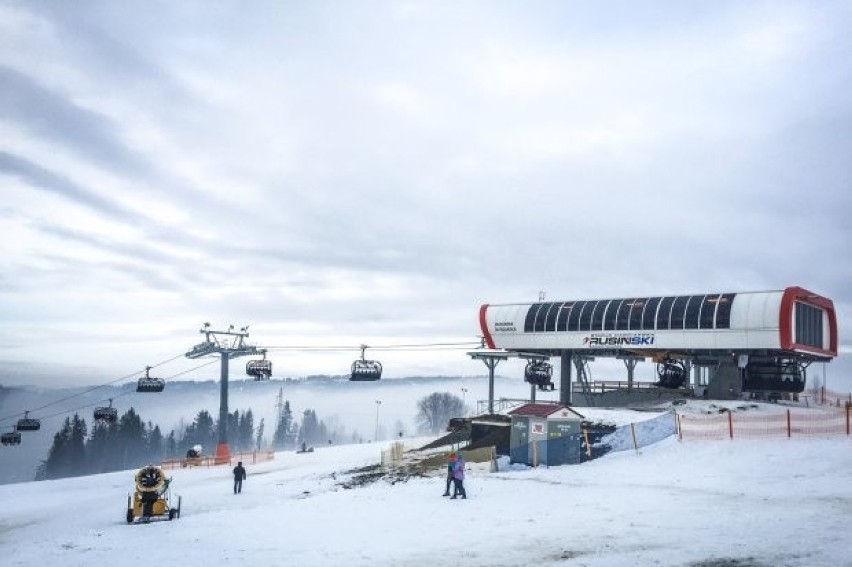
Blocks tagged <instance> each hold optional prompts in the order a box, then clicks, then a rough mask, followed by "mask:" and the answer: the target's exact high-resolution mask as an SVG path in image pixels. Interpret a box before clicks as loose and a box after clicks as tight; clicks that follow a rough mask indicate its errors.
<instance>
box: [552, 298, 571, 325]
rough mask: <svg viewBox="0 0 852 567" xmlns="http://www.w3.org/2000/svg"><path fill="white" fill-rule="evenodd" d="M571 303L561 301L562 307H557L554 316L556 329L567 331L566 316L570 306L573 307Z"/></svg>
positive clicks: (568, 313) (569, 312) (569, 311)
mask: <svg viewBox="0 0 852 567" xmlns="http://www.w3.org/2000/svg"><path fill="white" fill-rule="evenodd" d="M573 306H574V304H573V303H570V302H569V303H563V304H562V307H561V308H560V309H559V315H558V316H557V317H556V330H557V331H567V330H568V329H567V326H568V316H569V315H571V307H573Z"/></svg>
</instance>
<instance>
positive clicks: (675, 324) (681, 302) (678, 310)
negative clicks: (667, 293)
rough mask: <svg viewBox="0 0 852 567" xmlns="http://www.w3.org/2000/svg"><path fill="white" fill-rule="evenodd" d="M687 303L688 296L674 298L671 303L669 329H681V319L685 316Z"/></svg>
mask: <svg viewBox="0 0 852 567" xmlns="http://www.w3.org/2000/svg"><path fill="white" fill-rule="evenodd" d="M687 301H689V296H688V295H681V296H678V297H675V300H674V303H672V316H671V319H670V320H669V328H670V329H672V330H679V329H683V319H684V316H685V315H686V302H687Z"/></svg>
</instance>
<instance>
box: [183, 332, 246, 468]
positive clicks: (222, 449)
mask: <svg viewBox="0 0 852 567" xmlns="http://www.w3.org/2000/svg"><path fill="white" fill-rule="evenodd" d="M198 332H199V333H201V334H203V335H204V336H205V339H204V341H203V342H201V343H198V344H197V345H195V346H194V347H192V348H191V349H190V350H189V352H187V353H186V357H187V358H201V357H203V356H208V355H211V354H218V355H219V356H220V357H221V369H222V371H221V380H220V389H219V441H218V444H217V445H216V456H215V462H216V463H217V464H220V463H227V462H228V461H230V459H231V449H230V446H229V445H228V363H229V362H230V360H231V359H232V358H237V357H240V356H251V355H256V354H260V351H259V350H258V348H257V347H256V346H254V345H247V344H245V339H246V338H248V336H249V334H248V326H246V327H242V328H241V329H240V330H239V331H234V326H233V325H231V326H229V327H228V330H227V331H211V330H210V323H204V328H203V329H201V330H199V331H198Z"/></svg>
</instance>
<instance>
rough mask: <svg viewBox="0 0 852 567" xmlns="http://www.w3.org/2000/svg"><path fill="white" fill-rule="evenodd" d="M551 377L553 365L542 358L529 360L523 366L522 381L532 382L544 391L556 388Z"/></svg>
mask: <svg viewBox="0 0 852 567" xmlns="http://www.w3.org/2000/svg"><path fill="white" fill-rule="evenodd" d="M552 377H553V365H551V364H550V363H548V362H544V361H543V360H530V361H529V362H527V366H526V368H524V381H526V382H529V383H530V384H534V385H535V386H536V387H538V389H539V390H541V391H544V392H548V391H549V392H552V391H553V390H555V389H556V386H554V384H553V381H552V379H551V378H552Z"/></svg>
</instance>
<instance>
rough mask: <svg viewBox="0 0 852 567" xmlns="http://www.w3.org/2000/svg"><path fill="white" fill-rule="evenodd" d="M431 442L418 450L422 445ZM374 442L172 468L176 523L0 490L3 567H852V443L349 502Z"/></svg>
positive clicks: (776, 448) (114, 494)
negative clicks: (234, 480)
mask: <svg viewBox="0 0 852 567" xmlns="http://www.w3.org/2000/svg"><path fill="white" fill-rule="evenodd" d="M423 441H424V440H422V439H421V440H417V441H416V442H413V441H412V442H411V443H410V444H411V445H416V444H419V443H421V442H423ZM382 448H386V447H383V446H381V444H370V445H368V444H363V445H351V446H335V447H322V448H318V449H317V450H316V451H315V452H313V453H307V454H296V453H292V452H286V453H278V454H276V458H275V460H274V461H272V462H268V463H263V464H257V465H250V466H249V467H248V469H249V470H248V472H249V476H248V479H247V480H246V482H245V485H244V489H243V493H242V494H241V495H234V494H232V486H231V473H230V470H229V469H228V468H226V467H222V468H210V469H179V470H175V471H173V472H172V473H171V474H173V478H174V481H173V491H174V493H175V494H180V495H181V496H182V500H183V505H182V508H183V510H182V516H181V518H180V519H178V520H175V521H173V522H160V523H152V524H147V525H133V526H128V525H126V523H125V520H124V507H125V503H126V497H127V493H128V492H129V491H130V490H131V489H132V485H133V473H134V471H125V472H119V473H110V474H104V475H97V476H91V477H83V478H74V479H63V480H57V481H46V482H28V483H22V484H10V485H4V486H0V502H2V503H3V505H2V514H0V549H2V555H3V558H4V560H3V564H4V565H9V566H21V567H28V566H33V567H35V566H42V565H61V566H63V567H73V566H87V567H88V566H91V565H121V566H123V567H130V566H135V565H181V566H182V567H196V566H198V567H209V565H231V564H233V565H242V566H254V565H258V566H259V565H264V566H266V565H299V566H347V567H349V566H353V567H354V566H361V565H363V566H369V567H377V566H391V565H392V566H411V567H414V566H424V567H426V566H428V567H433V566H435V565H464V566H465V567H476V566H483V567H485V566H488V567H491V566H501V565H502V566H515V565H553V566H556V565H558V566H560V567H564V566H574V565H576V566H579V565H583V566H634V565H662V566H692V567H699V566H703V567H707V566H714V567H722V566H738V567H740V566H746V565H751V566H766V567H769V566H773V567H776V566H802V567H817V566H831V567H838V566H844V565H852V559H850V557H852V556H850V554H849V548H850V543H852V540H850V535H849V518H850V517H852V439H850V438H847V437H837V438H832V439H786V438H781V439H777V440H769V441H733V442H732V441H722V442H719V441H707V442H688V443H687V442H684V443H680V442H678V441H677V440H676V439H675V438H673V437H672V438H669V439H668V440H666V441H663V442H661V443H659V444H657V445H654V446H651V447H646V448H645V449H643V450H641V451H640V452H639V453H636V452H633V451H625V452H620V453H613V454H609V455H607V456H605V457H603V458H600V459H597V460H595V461H591V462H587V463H585V464H582V465H574V466H563V467H554V468H550V469H547V468H538V469H527V468H525V467H518V466H516V465H514V466H512V467H511V470H505V471H502V472H497V473H492V472H489V470H488V466H487V465H486V464H474V465H470V470H469V471H468V480H467V482H466V484H467V488H468V494H469V498H468V500H449V499H447V498H443V497H442V496H441V493H442V491H443V489H444V486H443V473H442V471H436V473H435V476H434V477H431V478H411V479H410V480H408V481H407V482H404V483H397V484H394V485H391V484H389V483H386V482H384V481H378V482H376V483H374V484H370V485H368V486H365V487H361V488H354V489H344V488H343V487H342V486H341V485H340V483H341V482H343V481H345V480H346V479H347V478H348V474H347V473H346V472H345V471H347V470H351V469H352V468H353V467H360V466H366V465H370V464H375V463H377V462H378V461H379V457H380V450H381V449H382Z"/></svg>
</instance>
